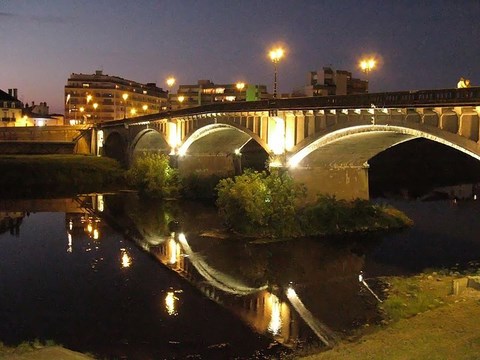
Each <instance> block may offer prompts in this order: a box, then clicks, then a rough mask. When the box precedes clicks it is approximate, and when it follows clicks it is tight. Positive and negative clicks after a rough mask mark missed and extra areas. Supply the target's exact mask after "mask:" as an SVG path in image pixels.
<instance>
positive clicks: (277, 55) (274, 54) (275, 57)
mask: <svg viewBox="0 0 480 360" xmlns="http://www.w3.org/2000/svg"><path fill="white" fill-rule="evenodd" d="M284 54H285V51H284V50H283V49H282V48H276V49H273V50H271V51H270V52H269V54H268V56H270V60H272V61H273V62H274V63H278V62H279V61H280V59H281V58H282V57H283V55H284Z"/></svg>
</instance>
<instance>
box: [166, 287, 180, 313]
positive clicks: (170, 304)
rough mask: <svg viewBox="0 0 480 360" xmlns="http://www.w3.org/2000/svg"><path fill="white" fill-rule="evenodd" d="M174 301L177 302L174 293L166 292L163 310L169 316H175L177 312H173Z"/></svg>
mask: <svg viewBox="0 0 480 360" xmlns="http://www.w3.org/2000/svg"><path fill="white" fill-rule="evenodd" d="M175 300H178V298H177V297H176V296H175V293H174V292H173V291H169V292H167V296H166V297H165V308H166V309H167V313H168V315H170V316H175V315H177V311H176V310H175Z"/></svg>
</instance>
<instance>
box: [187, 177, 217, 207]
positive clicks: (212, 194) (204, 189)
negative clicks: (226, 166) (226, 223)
mask: <svg viewBox="0 0 480 360" xmlns="http://www.w3.org/2000/svg"><path fill="white" fill-rule="evenodd" d="M220 179H221V177H220V176H218V175H209V176H202V175H200V174H199V173H198V172H195V173H192V174H190V175H188V176H185V177H183V178H182V180H181V181H182V191H181V192H182V196H183V197H184V198H186V199H190V200H209V201H212V200H213V199H215V198H216V196H217V192H216V190H215V187H216V186H217V184H218V182H219V181H220Z"/></svg>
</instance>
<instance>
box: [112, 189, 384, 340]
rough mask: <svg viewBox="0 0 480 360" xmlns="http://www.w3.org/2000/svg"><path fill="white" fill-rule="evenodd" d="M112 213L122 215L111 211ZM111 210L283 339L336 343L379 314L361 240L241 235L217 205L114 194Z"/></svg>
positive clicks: (137, 236)
mask: <svg viewBox="0 0 480 360" xmlns="http://www.w3.org/2000/svg"><path fill="white" fill-rule="evenodd" d="M186 209H188V210H186ZM110 212H111V213H112V214H114V215H115V216H110V217H108V214H109V213H110ZM104 213H105V215H107V217H108V218H109V222H110V221H114V222H115V224H114V227H121V226H122V224H123V225H124V226H125V224H128V229H127V228H125V227H124V228H123V229H124V230H123V232H124V233H125V234H127V233H128V234H130V236H128V237H129V238H131V239H133V240H134V241H135V242H136V243H137V244H138V245H139V246H140V247H141V248H142V249H144V250H146V251H148V252H149V253H150V254H152V255H154V257H155V258H156V259H158V260H159V261H160V262H161V263H163V264H164V265H165V266H167V267H169V268H170V269H171V270H173V271H175V272H177V273H178V274H179V275H180V276H182V277H183V278H185V279H187V280H188V281H189V282H190V283H192V284H194V285H195V286H196V287H197V288H198V289H200V290H201V291H202V292H203V294H204V295H206V296H207V297H208V298H210V299H212V300H213V301H215V302H217V303H219V304H221V305H222V306H224V307H225V308H227V309H229V310H230V311H231V312H233V313H235V314H236V315H237V316H238V317H240V318H241V319H242V320H243V321H244V322H245V323H247V324H248V325H249V326H250V327H252V328H254V329H255V330H256V331H257V332H259V333H261V334H265V335H268V336H271V337H272V338H274V339H275V340H276V341H278V342H279V343H282V344H285V345H289V346H294V345H296V344H298V343H299V342H303V341H307V340H308V339H317V340H320V341H322V342H323V343H325V344H326V345H331V344H332V343H333V342H334V341H335V339H336V332H346V331H347V332H348V331H349V330H351V329H352V327H353V326H354V324H356V325H359V324H363V323H365V322H369V321H372V320H375V319H378V313H377V308H376V302H375V301H372V299H373V297H366V296H364V295H363V294H362V293H361V291H360V290H361V285H360V284H359V282H358V274H359V272H360V271H361V270H362V268H363V266H364V256H363V255H359V254H358V251H353V249H352V247H353V246H354V245H352V244H356V242H355V241H353V242H348V241H347V242H344V244H343V245H338V244H337V245H329V244H327V243H325V242H323V243H322V242H319V241H318V240H315V239H303V240H291V241H286V242H278V243H258V242H249V241H245V240H243V239H238V238H237V239H234V238H231V237H230V235H228V234H224V233H222V232H221V231H220V230H219V229H220V228H221V227H220V226H219V224H220V222H219V219H218V217H217V214H216V210H215V209H214V208H208V207H202V206H201V205H199V204H185V205H183V206H182V204H177V203H153V202H150V203H145V202H139V201H138V200H137V199H136V198H134V197H132V196H130V197H124V198H123V199H122V200H120V198H118V197H115V198H112V203H110V198H106V199H105V210H104ZM172 229H175V230H176V231H172ZM355 250H358V249H355ZM291 284H294V288H295V290H294V291H293V290H292V288H291V286H292V285H291ZM288 289H290V290H288ZM292 291H293V292H292ZM300 299H301V300H300ZM177 300H178V298H177V297H176V296H175V294H174V293H173V292H167V294H166V297H165V306H166V309H167V313H168V314H170V315H172V314H175V311H176V308H175V304H176V301H177Z"/></svg>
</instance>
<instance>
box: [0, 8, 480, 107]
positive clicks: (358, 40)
mask: <svg viewBox="0 0 480 360" xmlns="http://www.w3.org/2000/svg"><path fill="white" fill-rule="evenodd" d="M479 18H480V1H478V0H455V1H453V0H445V1H443V0H425V1H421V0H392V1H390V0H378V1H377V0H351V1H350V0H331V1H330V0H324V1H322V0H165V1H163V0H135V1H133V0H0V45H1V50H0V52H1V56H0V89H2V90H4V91H7V89H9V88H18V92H19V98H20V100H22V101H24V102H32V101H35V103H39V102H43V101H46V102H47V103H48V105H49V106H50V111H51V112H56V113H63V101H64V96H63V89H64V86H65V84H66V81H67V79H68V77H69V75H70V74H71V73H89V74H93V73H94V72H95V70H103V72H104V74H108V75H116V76H121V77H123V78H126V79H129V80H134V81H138V82H142V83H146V82H156V83H157V86H159V87H163V88H166V84H165V80H166V78H167V77H168V76H169V75H173V76H175V77H176V78H177V81H178V83H180V84H194V83H196V82H197V80H199V79H209V80H212V81H213V82H214V83H219V84H221V83H234V82H237V81H245V82H248V83H257V84H265V85H267V86H268V90H269V92H272V91H273V64H272V63H271V61H270V60H269V58H268V51H269V49H271V48H272V47H273V46H275V45H277V44H281V45H282V46H284V48H285V49H286V55H285V58H284V59H282V61H281V62H280V64H279V66H278V89H279V92H283V93H286V92H291V91H292V90H293V89H296V88H299V87H302V86H304V85H306V81H307V73H308V71H313V70H319V69H322V67H324V66H331V67H333V68H334V69H339V70H349V71H351V72H352V73H353V76H354V77H360V78H365V74H363V73H362V72H361V71H360V69H359V68H358V61H359V59H360V58H361V57H362V56H363V55H369V54H372V55H375V56H376V57H377V58H378V59H379V67H378V68H377V69H376V70H375V71H372V72H371V74H370V75H369V80H370V92H381V91H397V90H398V91H399V90H418V89H436V88H451V87H455V86H456V83H457V81H458V79H459V77H460V76H464V77H466V78H469V79H470V80H471V83H472V85H473V86H475V85H480V59H479V58H480V22H479V21H478V19H479Z"/></svg>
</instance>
